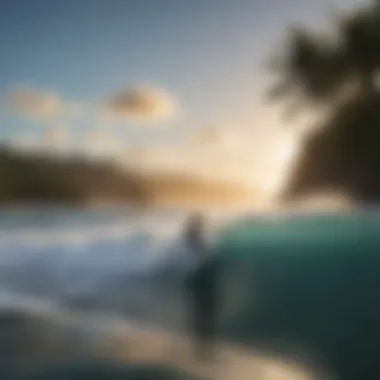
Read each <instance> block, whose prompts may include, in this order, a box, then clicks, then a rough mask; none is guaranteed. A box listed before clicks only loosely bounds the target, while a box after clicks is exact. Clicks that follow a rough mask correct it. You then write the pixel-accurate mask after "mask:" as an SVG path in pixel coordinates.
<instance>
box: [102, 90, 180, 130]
mask: <svg viewBox="0 0 380 380" xmlns="http://www.w3.org/2000/svg"><path fill="white" fill-rule="evenodd" d="M106 111H107V113H108V115H110V116H111V117H114V118H117V119H120V120H124V121H127V122H129V121H135V122H136V121H137V122H149V123H150V122H159V121H163V120H168V119H171V118H172V117H174V116H175V114H176V113H177V111H178V105H177V103H176V101H175V100H174V99H173V98H172V97H171V96H169V95H168V94H167V93H166V92H164V91H161V90H158V89H154V88H151V87H136V88H131V89H127V90H124V91H122V92H120V93H118V94H116V95H115V96H114V97H113V98H112V99H111V100H110V101H108V102H107V104H106Z"/></svg>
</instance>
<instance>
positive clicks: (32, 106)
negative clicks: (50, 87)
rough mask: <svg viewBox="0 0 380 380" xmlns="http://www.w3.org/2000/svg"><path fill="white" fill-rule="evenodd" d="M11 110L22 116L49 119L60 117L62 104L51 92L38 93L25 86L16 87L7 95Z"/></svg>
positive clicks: (62, 109) (56, 95)
mask: <svg viewBox="0 0 380 380" xmlns="http://www.w3.org/2000/svg"><path fill="white" fill-rule="evenodd" d="M8 100H9V105H10V107H11V110H12V111H13V112H14V113H16V114H18V115H22V116H26V117H34V118H39V119H49V118H55V117H58V116H60V115H61V114H62V113H63V111H64V102H63V101H62V100H61V99H60V97H59V96H58V94H56V93H55V92H53V91H39V90H36V89H33V88H31V87H27V86H22V87H21V86H18V87H17V88H15V89H14V90H13V91H11V93H10V95H9V99H8Z"/></svg>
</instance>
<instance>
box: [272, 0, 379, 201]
mask: <svg viewBox="0 0 380 380" xmlns="http://www.w3.org/2000/svg"><path fill="white" fill-rule="evenodd" d="M273 63H274V66H273V69H274V71H275V73H276V74H277V79H278V80H277V82H276V83H275V85H274V86H273V87H272V88H271V89H270V91H269V96H270V99H271V100H278V99H281V100H288V103H289V102H290V106H292V107H293V109H292V110H291V112H292V114H293V113H294V112H295V111H298V110H299V109H302V108H305V107H314V108H317V109H318V107H320V106H322V107H324V109H327V110H328V114H327V115H328V117H327V119H325V120H324V122H323V125H321V126H320V127H321V128H320V129H318V130H317V131H314V132H313V133H312V134H311V135H310V136H309V138H308V139H307V141H306V142H305V145H304V149H303V151H301V154H300V156H299V159H298V161H297V162H296V165H295V167H294V171H293V173H292V176H291V178H290V182H289V186H288V187H287V195H295V194H298V193H305V192H310V191H312V190H322V189H326V188H331V187H333V188H336V187H342V188H343V189H345V190H346V191H348V192H351V193H353V195H355V196H357V197H359V198H369V197H375V198H376V197H377V198H378V197H380V180H375V178H376V175H377V173H379V172H380V149H379V148H380V93H379V92H378V85H379V80H378V79H379V78H380V76H379V73H380V1H375V2H372V3H371V4H369V5H368V6H366V7H363V8H361V9H357V10H356V11H354V12H352V13H351V14H349V15H345V16H343V17H341V18H340V19H339V20H337V25H336V28H335V30H334V31H333V33H332V35H331V36H328V37H326V36H323V35H322V34H320V35H318V34H316V33H311V32H309V31H308V30H307V29H302V28H301V29H300V28H298V29H293V30H292V31H291V34H290V37H289V39H288V44H287V48H286V51H285V54H284V55H283V56H282V57H280V58H278V59H276V60H274V62H273ZM348 90H350V91H348ZM348 95H349V96H348Z"/></svg>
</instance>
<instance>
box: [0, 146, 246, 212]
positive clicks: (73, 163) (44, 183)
mask: <svg viewBox="0 0 380 380" xmlns="http://www.w3.org/2000/svg"><path fill="white" fill-rule="evenodd" d="M0 173H1V174H0V207H1V208H8V207H12V208H25V207H26V208H29V207H33V208H34V207H39V206H40V207H42V208H45V207H58V208H60V207H65V208H66V207H75V208H86V209H87V208H99V207H100V208H101V207H117V206H125V207H137V208H140V207H146V206H156V205H168V206H175V205H218V206H219V207H220V206H224V205H228V204H235V203H237V204H239V203H244V202H251V201H252V199H253V198H254V192H253V190H252V189H247V188H245V187H243V186H240V185H236V184H232V183H228V182H222V181H213V180H208V179H204V178H197V177H190V176H186V175H181V174H170V175H169V174H150V175H147V174H144V173H140V172H137V171H134V170H132V169H129V170H122V169H120V168H118V167H117V166H116V165H112V164H111V163H109V162H99V161H98V162H91V161H88V160H85V159H84V158H78V157H75V158H52V157H48V156H46V155H37V154H33V155H26V154H21V153H19V152H17V151H14V150H10V149H5V148H1V149H0Z"/></svg>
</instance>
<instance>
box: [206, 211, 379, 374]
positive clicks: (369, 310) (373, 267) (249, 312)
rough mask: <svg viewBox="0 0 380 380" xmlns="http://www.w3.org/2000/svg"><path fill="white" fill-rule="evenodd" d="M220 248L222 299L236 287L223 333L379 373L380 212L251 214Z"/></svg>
mask: <svg viewBox="0 0 380 380" xmlns="http://www.w3.org/2000/svg"><path fill="white" fill-rule="evenodd" d="M215 253H216V259H215V262H214V269H215V268H219V269H220V273H221V274H222V275H221V276H220V278H221V279H222V283H223V294H224V296H225V295H226V294H228V290H229V289H231V288H232V289H233V290H231V291H230V295H229V296H227V297H226V298H227V300H225V308H234V312H233V313H230V315H231V317H230V318H227V319H226V320H225V321H224V323H223V326H222V334H224V336H225V337H226V338H228V339H233V340H239V341H241V342H245V343H247V344H250V345H254V346H258V347H265V349H268V350H272V351H276V352H281V353H282V354H287V355H291V354H292V353H293V354H294V355H298V356H299V355H300V354H302V355H306V356H308V357H310V358H313V360H316V361H320V362H321V363H323V365H324V366H326V367H328V368H332V370H333V372H335V373H337V374H339V375H340V376H341V378H344V379H378V378H380V365H379V364H378V355H379V353H380V213H379V212H377V211H372V212H369V211H367V212H360V213H355V214H345V215H343V214H340V215H332V214H331V215H327V214H326V215H314V216H312V215H303V216H300V215H299V216H289V217H284V216H282V217H278V218H277V219H276V218H264V219H246V220H243V221H239V222H236V223H234V224H232V225H230V226H229V227H227V228H225V229H224V231H222V233H221V234H220V236H219V239H218V242H217V245H216V247H215ZM210 270H211V269H210ZM210 278H211V277H210ZM236 300H239V301H238V302H237V301H236ZM305 353H307V354H305Z"/></svg>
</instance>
